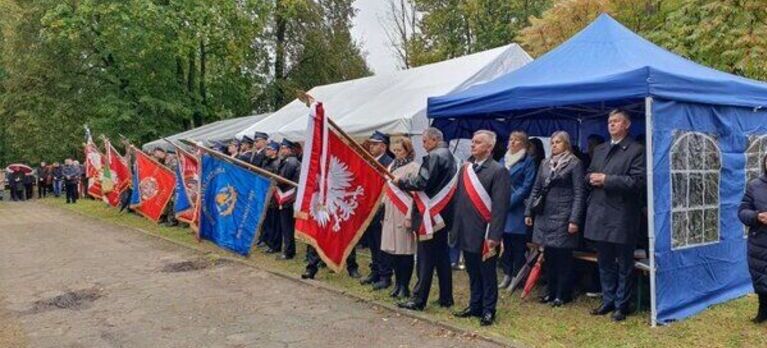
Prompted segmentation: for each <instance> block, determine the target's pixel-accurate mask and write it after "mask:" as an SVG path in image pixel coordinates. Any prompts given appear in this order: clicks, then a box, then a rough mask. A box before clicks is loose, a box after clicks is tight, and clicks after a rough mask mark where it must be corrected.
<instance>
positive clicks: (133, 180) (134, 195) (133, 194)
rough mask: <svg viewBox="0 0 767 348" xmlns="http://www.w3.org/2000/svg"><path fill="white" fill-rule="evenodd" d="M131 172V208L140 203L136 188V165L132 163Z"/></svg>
mask: <svg viewBox="0 0 767 348" xmlns="http://www.w3.org/2000/svg"><path fill="white" fill-rule="evenodd" d="M131 171H132V173H131V187H132V188H133V191H131V195H130V206H131V207H132V206H135V205H138V204H140V203H141V192H139V187H138V163H133V165H132V166H131Z"/></svg>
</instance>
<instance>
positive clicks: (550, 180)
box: [525, 131, 586, 307]
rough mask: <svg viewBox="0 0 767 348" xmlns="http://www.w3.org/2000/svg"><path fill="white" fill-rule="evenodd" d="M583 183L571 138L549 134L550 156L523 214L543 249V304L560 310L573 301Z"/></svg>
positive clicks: (582, 175)
mask: <svg viewBox="0 0 767 348" xmlns="http://www.w3.org/2000/svg"><path fill="white" fill-rule="evenodd" d="M585 186H586V182H585V181H584V171H583V165H582V164H581V161H580V160H579V159H578V158H577V157H575V155H574V154H573V152H572V146H571V145H570V136H569V135H568V134H567V133H566V132H562V131H558V132H554V134H552V135H551V157H549V158H546V159H545V160H544V161H543V163H541V166H540V168H539V169H538V177H537V178H536V180H535V185H534V186H533V191H532V193H531V194H530V200H529V201H528V204H527V209H526V211H525V224H526V225H528V226H533V242H534V243H536V244H538V245H540V246H542V247H543V248H544V251H543V252H544V257H545V260H546V264H547V268H546V275H547V278H548V293H547V294H546V295H545V296H542V297H541V299H540V300H541V301H540V302H542V303H550V304H551V306H552V307H559V306H561V305H563V304H565V303H568V302H570V301H571V300H572V284H571V273H572V265H573V249H575V248H576V247H578V232H580V226H581V224H582V218H583V213H584V204H585V194H586V190H585Z"/></svg>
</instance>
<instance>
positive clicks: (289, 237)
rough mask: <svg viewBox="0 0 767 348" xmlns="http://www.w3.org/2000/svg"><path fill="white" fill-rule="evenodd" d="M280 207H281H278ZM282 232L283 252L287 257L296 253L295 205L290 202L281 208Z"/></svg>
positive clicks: (280, 222) (279, 215)
mask: <svg viewBox="0 0 767 348" xmlns="http://www.w3.org/2000/svg"><path fill="white" fill-rule="evenodd" d="M278 209H279V208H278ZM278 217H279V224H280V233H281V235H282V253H283V254H285V256H287V257H293V256H295V255H296V233H295V232H296V231H295V218H294V217H293V205H292V204H288V205H286V206H284V207H282V209H279V214H278Z"/></svg>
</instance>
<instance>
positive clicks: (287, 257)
mask: <svg viewBox="0 0 767 348" xmlns="http://www.w3.org/2000/svg"><path fill="white" fill-rule="evenodd" d="M294 257H295V255H285V254H280V256H277V260H282V261H285V260H292V259H293V258H294Z"/></svg>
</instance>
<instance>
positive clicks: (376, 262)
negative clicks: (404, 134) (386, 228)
mask: <svg viewBox="0 0 767 348" xmlns="http://www.w3.org/2000/svg"><path fill="white" fill-rule="evenodd" d="M387 143H388V141H387ZM392 161H393V159H392V158H391V157H390V156H389V155H387V154H386V153H384V154H383V155H381V157H379V158H378V163H380V164H381V165H382V166H384V168H388V167H389V165H390V164H391V162H392ZM383 217H384V207H383V206H381V207H379V208H378V211H376V214H375V215H374V216H373V219H372V220H370V225H368V228H367V230H365V234H364V237H363V238H365V239H367V242H368V243H367V245H368V247H369V248H370V275H369V276H368V277H366V278H365V279H363V284H371V283H372V284H373V287H374V288H376V289H379V288H385V287H388V286H389V284H391V277H392V275H393V274H394V267H393V265H392V259H391V257H390V255H389V254H387V253H385V252H383V251H381V232H382V230H383Z"/></svg>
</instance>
